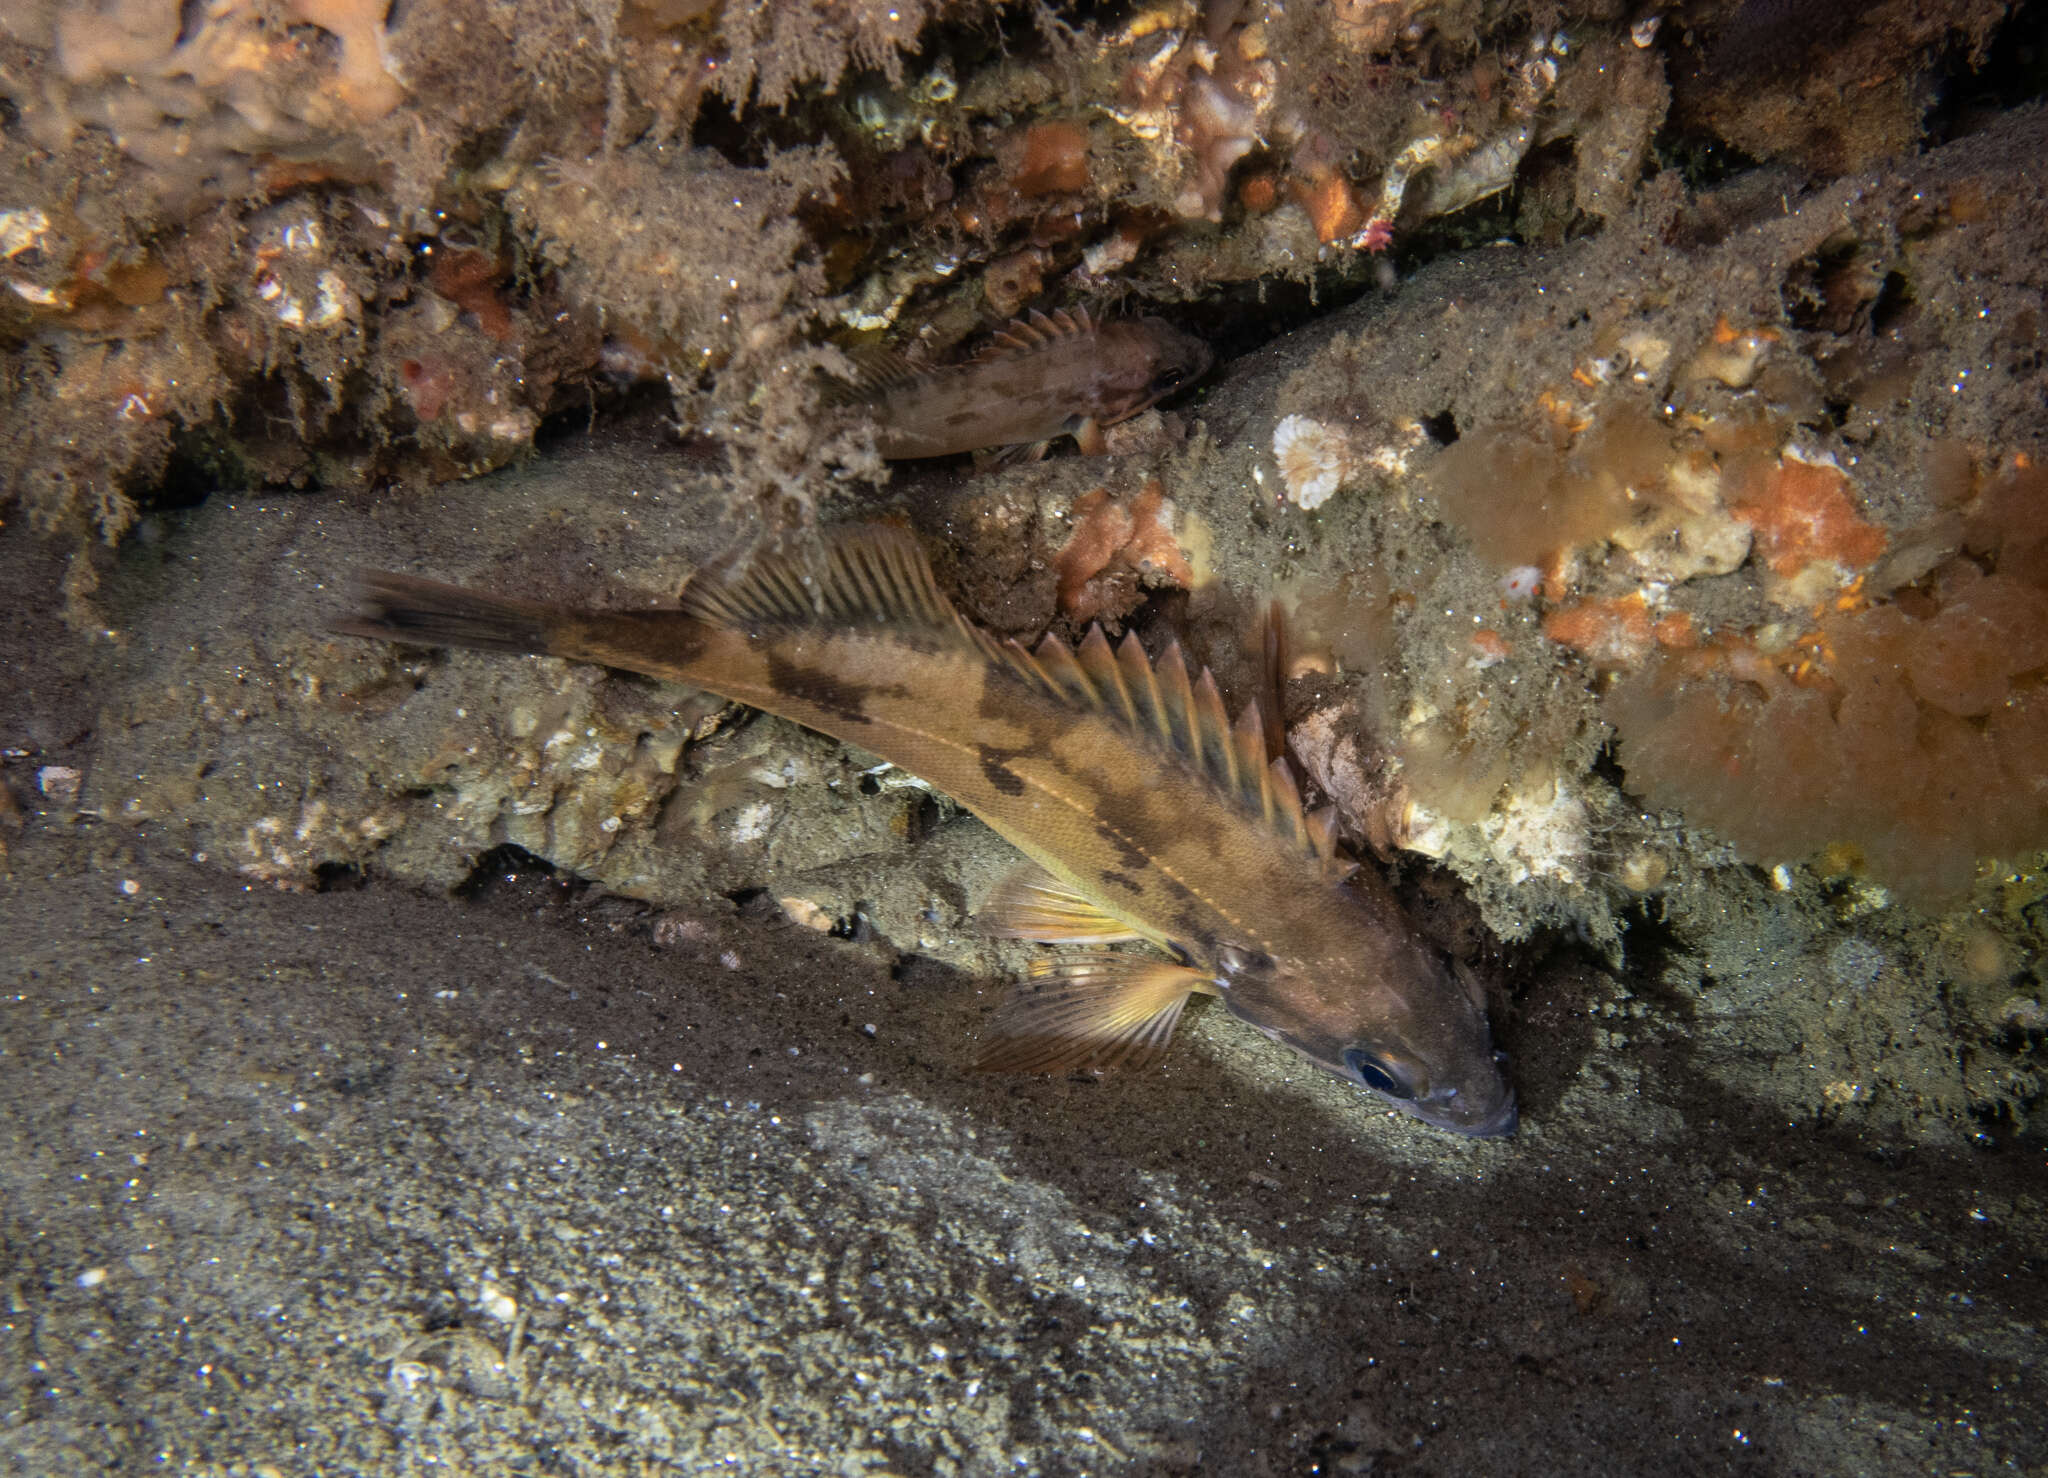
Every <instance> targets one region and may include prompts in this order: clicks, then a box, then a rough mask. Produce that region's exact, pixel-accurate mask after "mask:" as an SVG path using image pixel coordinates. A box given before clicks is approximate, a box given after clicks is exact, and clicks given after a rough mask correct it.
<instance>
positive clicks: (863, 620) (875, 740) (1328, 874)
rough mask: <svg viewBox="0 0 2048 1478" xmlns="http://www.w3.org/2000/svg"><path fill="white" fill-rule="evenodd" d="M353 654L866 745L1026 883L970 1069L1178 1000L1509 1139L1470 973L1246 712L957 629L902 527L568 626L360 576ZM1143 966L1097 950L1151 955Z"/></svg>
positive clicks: (1030, 1065)
mask: <svg viewBox="0 0 2048 1478" xmlns="http://www.w3.org/2000/svg"><path fill="white" fill-rule="evenodd" d="M360 598H361V615H360V616H359V617H358V618H357V619H355V620H351V621H344V622H341V623H338V624H337V627H336V629H337V630H339V631H342V632H345V633H348V634H350V635H354V636H366V637H376V638H382V639H385V640H389V641H397V642H413V643H420V644H426V645H445V646H466V647H481V648H486V649H490V650H495V651H507V652H532V653H541V654H546V655H549V656H556V657H567V658H571V659H574V660H577V661H584V662H598V663H603V664H605V665H606V666H609V667H617V668H623V669H626V670H628V671H631V672H639V673H644V674H647V675H649V676H652V677H659V678H667V679H672V680H674V681H677V682H684V683H689V684H692V685H694V686H697V687H701V688H706V689H709V690H710V691H712V692H714V693H718V694H722V695H723V696H725V697H727V698H731V699H734V700H736V701H738V702H741V703H747V704H751V705H752V706H754V707H756V708H762V709H766V710H767V711H768V712H770V713H775V714H780V715H781V716H783V717H784V718H788V719H793V720H795V721H796V722H798V723H801V724H804V725H807V726H809V727H810V728H814V729H818V730H820V731H822V732H824V733H826V734H830V735H832V736H833V737H835V738H838V739H843V740H845V741H847V742H848V743H851V744H858V745H860V746H862V747H863V748H866V749H870V750H872V751H874V752H875V753H876V754H878V755H880V756H882V757H883V758H884V759H887V760H889V761H890V762H892V763H894V764H896V765H899V766H901V767H902V768H903V769H905V770H908V771H910V772H911V773H912V774H915V775H918V776H921V777H922V778H924V779H925V780H926V781H928V782H930V783H931V784H933V785H935V786H937V787H938V788H939V789H941V790H943V791H945V792H946V793H947V794H949V795H951V796H952V797H953V798H954V799H955V800H957V801H959V802H960V803H961V804H962V805H964V806H966V807H967V808H968V809H969V810H971V811H973V812H974V813H975V814H976V815H977V816H979V817H980V818H981V819H982V820H983V821H985V822H987V823H988V824H989V825H990V826H991V827H993V828H994V829H995V830H996V831H997V832H998V833H1000V834H1001V835H1002V836H1003V837H1004V838H1006V839H1007V840H1008V841H1010V842H1011V843H1013V844H1014V845H1015V846H1016V847H1017V848H1018V850H1020V851H1021V852H1023V853H1024V854H1025V855H1026V856H1027V857H1029V858H1030V859H1031V861H1032V862H1033V863H1034V864H1036V866H1033V867H1030V868H1028V869H1026V870H1025V871H1024V872H1022V873H1020V874H1019V875H1018V876H1016V877H1013V878H1011V879H1009V880H1008V881H1007V882H1005V883H1004V884H1003V885H1002V886H1001V887H999V888H998V890H997V892H996V895H995V897H994V898H993V899H992V900H991V903H990V907H989V911H988V912H989V915H990V916H991V918H992V920H993V923H994V927H995V929H996V931H997V932H998V933H1001V934H1004V935H1008V936H1010V937H1014V938H1022V939H1034V940H1040V941H1043V942H1046V943H1055V944H1074V945H1081V946H1085V948H1083V949H1080V950H1077V951H1071V952H1048V953H1046V954H1044V955H1042V956H1040V957H1039V958H1038V959H1037V960H1035V961H1034V962H1033V969H1032V972H1031V977H1030V978H1029V979H1028V980H1027V981H1025V982H1024V983H1023V984H1022V985H1021V986H1020V987H1019V989H1018V991H1017V992H1016V994H1014V995H1013V996H1012V997H1011V998H1010V999H1009V1000H1008V1001H1007V1002H1006V1003H1005V1004H1004V1005H1003V1006H1002V1007H1001V1008H1000V1009H999V1010H998V1011H997V1012H996V1015H995V1017H994V1021H993V1024H992V1029H991V1033H990V1038H989V1041H988V1042H987V1044H986V1047H985V1050H984V1052H983V1055H982V1062H983V1064H984V1065H985V1066H989V1067H993V1068H1001V1069H1014V1070H1021V1071H1036V1072H1056V1071H1062V1070H1066V1069H1070V1068H1077V1067H1088V1066H1100V1065H1110V1064H1116V1063H1143V1062H1147V1061H1150V1060H1153V1059H1155V1058H1157V1057H1158V1055H1159V1054H1160V1053H1162V1052H1163V1051H1164V1050H1165V1048H1166V1045H1167V1043H1168V1041H1169V1039H1170V1038H1171V1036H1172V1033H1173V1029H1174V1025H1175V1023H1176V1022H1177V1021H1178V1020H1179V1018H1180V1014H1181V1010H1182V1008H1183V1007H1184V1006H1185V1005H1186V1004H1187V1001H1188V998H1189V996H1190V995H1191V994H1194V993H1203V994H1208V995H1214V996H1216V997H1218V998H1220V999H1221V1000H1222V1002H1223V1004H1224V1005H1225V1007H1226V1008H1227V1009H1228V1010H1229V1011H1230V1013H1231V1014H1232V1015H1233V1016H1236V1017H1239V1018H1240V1019H1242V1020H1244V1021H1246V1022H1249V1023H1250V1024H1251V1025H1252V1026H1254V1027H1256V1028H1258V1029H1259V1030H1260V1031H1262V1032H1264V1033H1265V1034H1266V1035H1267V1036H1269V1037H1271V1038H1273V1039H1274V1040H1275V1041H1278V1042H1282V1043H1284V1044H1285V1045H1287V1046H1289V1047H1292V1048H1293V1049H1294V1050H1295V1051H1297V1052H1299V1053H1300V1054H1301V1055H1302V1056H1303V1057H1306V1058H1307V1059H1308V1060H1309V1061H1311V1062H1313V1063H1315V1064H1316V1065H1317V1066H1318V1067H1322V1068H1326V1069H1328V1070H1329V1071H1330V1072H1333V1073H1335V1074H1337V1075H1338V1076H1340V1077H1342V1078H1345V1079H1347V1080H1349V1081H1351V1082H1354V1083H1358V1084H1361V1085H1363V1086H1364V1087H1367V1088H1370V1089H1372V1090H1373V1091H1374V1092H1375V1093H1377V1094H1379V1095H1380V1096H1381V1097H1383V1098H1385V1099H1386V1100H1387V1101H1388V1102H1390V1103H1391V1104H1393V1105H1394V1106H1395V1107H1396V1108H1399V1109H1401V1110H1402V1111H1404V1112H1406V1113H1409V1114H1412V1115H1413V1116H1415V1117H1416V1118H1418V1119H1421V1120H1423V1121H1425V1122H1427V1123H1430V1124H1434V1125H1437V1126H1439V1127H1441V1128H1444V1129H1451V1130H1455V1131H1457V1132H1459V1133H1462V1134H1473V1135H1500V1134H1507V1133H1510V1132H1512V1131H1513V1129H1514V1127H1515V1100H1514V1093H1513V1091H1512V1089H1511V1088H1510V1087H1509V1086H1508V1083H1507V1081H1506V1079H1505V1078H1504V1077H1503V1076H1502V1073H1501V1069H1500V1065H1499V1060H1498V1058H1497V1056H1496V1054H1495V1052H1494V1050H1493V1042H1492V1038H1491V1036H1490V1034H1489V1032H1488V1029H1487V1022H1486V1015H1485V1010H1484V1007H1483V1004H1482V1002H1481V999H1480V995H1479V991H1478V988H1477V986H1476V983H1475V982H1474V981H1473V980H1472V977H1471V975H1470V974H1469V972H1467V971H1464V970H1463V969H1461V968H1457V967H1454V966H1453V965H1451V964H1450V963H1449V962H1448V961H1446V960H1445V958H1444V957H1443V955H1442V954H1440V953H1439V952H1438V951H1437V950H1435V949H1433V948H1432V947H1431V946H1430V945H1429V944H1428V943H1427V942H1425V941H1424V940H1423V938H1422V936H1421V935H1420V934H1419V933H1418V932H1417V931H1416V929H1415V927H1414V925H1413V924H1412V923H1411V922H1410V920H1409V919H1408V917H1407V915H1406V914H1405V913H1404V912H1403V911H1402V909H1401V907H1400V905H1399V904H1398V903H1397V902H1396V901H1395V899H1394V897H1393V894H1392V893H1391V892H1390V891H1389V890H1388V888H1387V886H1386V884H1385V883H1384V882H1383V881H1382V880H1381V879H1380V878H1379V876H1378V875H1377V874H1376V873H1374V872H1372V871H1371V870H1370V869H1367V870H1365V871H1363V872H1361V873H1359V874H1358V875H1357V876H1356V877H1355V878H1352V877H1351V876H1350V874H1351V873H1352V871H1353V870H1352V869H1351V868H1349V867H1348V866H1346V865H1344V864H1342V863H1340V862H1339V861H1338V860H1337V858H1336V856H1335V854H1334V848H1333V843H1332V830H1333V822H1332V818H1331V817H1330V815H1329V813H1328V812H1327V811H1326V812H1323V813H1318V814H1317V815H1315V816H1308V815H1305V814H1304V813H1303V811H1302V806H1301V799H1300V795H1299V793H1298V791H1297V790H1296V787H1295V782H1294V779H1293V776H1292V773H1291V772H1290V771H1289V769H1288V767H1287V762H1286V760H1285V759H1284V758H1281V759H1278V760H1275V761H1273V762H1272V763H1270V764H1269V763H1268V761H1267V755H1266V746H1265V735H1264V730H1263V725H1262V723H1261V721H1260V719H1259V716H1258V709H1257V707H1256V705H1251V706H1247V707H1246V709H1245V711H1244V714H1243V716H1242V717H1240V718H1239V719H1238V721H1237V723H1236V724H1235V725H1233V724H1231V723H1230V722H1229V721H1228V719H1227V718H1226V716H1225V713H1224V709H1223V701H1222V699H1221V697H1220V696H1219V695H1218V693H1217V690H1216V682H1215V679H1214V678H1213V677H1212V676H1211V675H1210V674H1209V672H1208V670H1207V669H1206V668H1205V669H1203V670H1202V672H1201V673H1200V675H1199V676H1198V677H1196V678H1194V679H1192V680H1191V679H1190V678H1189V675H1188V669H1187V664H1186V662H1185V661H1184V660H1183V658H1182V656H1181V652H1180V648H1179V646H1178V645H1177V644H1176V645H1173V646H1170V647H1169V648H1168V649H1167V650H1166V651H1165V652H1164V653H1163V654H1162V655H1161V656H1160V658H1159V659H1158V661H1156V662H1154V661H1152V660H1150V659H1148V658H1147V656H1146V654H1145V652H1144V649H1143V648H1142V647H1140V646H1139V645H1138V642H1137V639H1136V638H1135V637H1132V636H1126V637H1125V638H1124V640H1123V642H1122V644H1121V645H1120V646H1117V647H1114V648H1113V647H1112V646H1111V645H1110V642H1109V639H1108V638H1107V637H1106V636H1104V635H1103V632H1102V628H1101V627H1099V626H1098V627H1095V628H1094V629H1092V630H1091V631H1090V632H1089V633H1088V637H1087V639H1086V640H1085V641H1083V642H1082V643H1081V645H1080V646H1079V647H1078V648H1074V647H1069V646H1067V645H1066V644H1065V643H1063V642H1061V641H1060V640H1058V639H1057V638H1055V637H1051V636H1048V637H1047V638H1046V639H1045V640H1044V641H1043V642H1042V643H1040V645H1039V646H1038V648H1037V649H1036V650H1035V651H1026V650H1025V649H1024V648H1023V647H1021V646H1019V645H1018V644H1017V643H1015V642H1006V641H998V640H997V639H996V638H994V637H991V636H989V635H987V634H985V633H983V632H980V631H977V630H976V629H975V628H974V627H972V626H970V625H968V624H967V622H966V621H965V620H963V619H962V618H961V617H960V616H959V615H958V614H957V613H956V612H955V610H954V609H953V607H952V605H951V604H950V603H949V602H948V601H947V600H946V598H945V596H944V595H943V594H942V593H941V592H940V590H939V588H938V586H937V584H936V583H935V581H934V580H933V577H932V572H931V567H930V566H929V564H927V563H926V561H925V558H924V554H923V551H922V550H921V549H920V548H919V547H918V545H917V543H916V541H915V540H914V539H913V538H912V537H911V536H910V535H909V534H908V533H907V532H904V531H902V530H899V529H890V528H854V529H848V530H841V531H838V532H836V533H833V534H831V535H828V536H827V538H826V541H825V542H824V544H823V546H822V547H821V548H813V549H809V550H806V551H804V552H800V553H794V554H790V553H778V554H772V555H761V556H757V557H756V558H755V559H753V560H752V561H750V562H748V563H746V564H744V565H742V566H739V567H737V568H735V569H732V570H714V571H711V572H707V573H705V574H700V575H699V576H698V577H697V578H696V579H694V580H692V581H691V583H690V585H689V586H688V588H687V589H686V590H685V591H684V593H683V599H682V604H681V607H680V608H679V609H675V610H650V611H616V612H599V611H571V610H560V609H555V608H551V607H548V606H543V605H537V604H534V603H532V602H528V601H521V600H514V599H510V598H508V597H503V596H496V595H487V594H483V593H480V592H475V591H469V590H463V589H459V588H456V587H454V586H449V585H440V584H436V583H434V582H432V581H427V580H419V579H415V578H412V577H410V576H405V575H388V574H383V575H369V576H366V577H364V578H363V579H362V581H361V585H360ZM1143 944H1149V945H1150V946H1152V948H1143V947H1139V948H1122V949H1118V948H1112V947H1111V946H1115V945H1143Z"/></svg>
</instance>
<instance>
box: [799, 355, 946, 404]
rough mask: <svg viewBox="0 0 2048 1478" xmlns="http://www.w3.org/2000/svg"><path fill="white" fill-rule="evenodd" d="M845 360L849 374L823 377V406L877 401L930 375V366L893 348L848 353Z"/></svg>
mask: <svg viewBox="0 0 2048 1478" xmlns="http://www.w3.org/2000/svg"><path fill="white" fill-rule="evenodd" d="M846 357H847V358H848V359H850V360H851V361H852V362H853V373H852V375H850V376H847V377H845V378H841V377H840V376H837V375H833V374H829V373H828V374H826V375H825V376H824V377H823V382H822V383H823V397H824V401H825V403H826V404H827V405H862V404H865V403H867V402H869V401H873V400H879V399H881V398H882V397H883V396H885V395H887V394H889V393H890V392H891V391H893V390H900V389H902V388H903V387H904V386H907V385H915V384H916V383H917V382H918V381H920V380H923V379H925V378H927V377H928V376H930V374H931V372H932V366H931V365H929V364H920V363H918V362H916V361H915V360H912V359H911V358H910V357H909V356H907V355H905V354H904V353H903V352H902V351H900V350H897V349H884V348H879V347H871V348H866V349H856V350H849V351H848V352H847V356H846Z"/></svg>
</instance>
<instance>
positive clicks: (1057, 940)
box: [980, 863, 1144, 944]
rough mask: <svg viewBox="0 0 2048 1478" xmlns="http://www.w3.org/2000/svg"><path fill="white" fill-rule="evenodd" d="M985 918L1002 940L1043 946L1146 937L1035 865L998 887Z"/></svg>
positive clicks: (985, 923)
mask: <svg viewBox="0 0 2048 1478" xmlns="http://www.w3.org/2000/svg"><path fill="white" fill-rule="evenodd" d="M980 919H981V924H982V927H983V928H984V929H985V930H986V931H987V932H988V933H989V934H991V935H993V936H994V937H995V938H997V939H1034V940H1036V941H1038V942H1039V943H1040V944H1122V943H1125V942H1127V941H1129V940H1133V939H1141V938H1143V937H1144V936H1143V935H1141V934H1139V933H1138V932H1137V931H1136V930H1134V929H1132V928H1131V926H1130V925H1128V924H1126V923H1123V922H1122V921H1121V920H1118V919H1113V918H1111V917H1110V916H1109V915H1108V914H1106V913H1104V912H1103V911H1102V910H1101V908H1099V907H1097V906H1096V904H1095V902H1094V901H1093V900H1092V899H1090V898H1088V897H1086V896H1085V895H1083V894H1080V893H1077V892H1075V891H1074V890H1073V889H1072V888H1069V887H1068V886H1067V885H1066V884H1065V883H1063V882H1061V881H1060V880H1059V879H1058V878H1056V877H1054V876H1053V875H1052V874H1051V873H1049V872H1047V871H1046V870H1045V869H1044V868H1042V867H1039V866H1037V865H1036V864H1035V863H1034V864H1032V865H1030V866H1027V867H1020V868H1018V869H1017V870H1016V871H1015V872H1013V873H1011V874H1010V875H1009V876H1008V877H1006V878H1004V879H1003V880H1002V881H1001V882H1000V883H997V884H996V887H995V891H994V892H993V893H991V894H989V897H988V902H987V903H986V904H984V905H983V906H982V910H981V915H980Z"/></svg>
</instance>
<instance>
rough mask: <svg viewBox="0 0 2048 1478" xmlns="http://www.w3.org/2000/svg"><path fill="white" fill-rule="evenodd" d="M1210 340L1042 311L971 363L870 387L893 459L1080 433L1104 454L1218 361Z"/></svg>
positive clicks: (883, 449)
mask: <svg viewBox="0 0 2048 1478" xmlns="http://www.w3.org/2000/svg"><path fill="white" fill-rule="evenodd" d="M1209 363H1210V354H1209V348H1208V346H1207V345H1206V344H1204V343H1202V341H1201V340H1199V339H1196V338H1193V337H1191V336H1189V335H1187V334H1184V333H1182V332H1181V331H1180V330H1178V329H1176V328H1174V327H1173V326H1172V325H1171V324H1168V323H1166V322H1164V321H1162V320H1160V319H1157V318H1119V319H1110V320H1107V321H1104V322H1097V321H1095V320H1094V319H1092V318H1091V317H1090V316H1089V315H1088V314H1086V313H1084V312H1072V313H1068V312H1061V313H1056V314H1052V315H1050V316H1048V315H1046V314H1043V313H1040V314H1035V315H1033V317H1032V318H1031V319H1030V320H1028V321H1020V322H1018V323H1014V324H1012V325H1011V326H1010V327H1009V328H1008V329H1007V330H1006V331H1005V332H1004V333H1003V334H1001V335H1000V336H998V338H997V340H996V345H995V347H994V348H993V349H991V350H990V351H989V352H988V353H986V354H983V355H982V356H980V357H979V358H976V359H972V360H969V361H968V362H966V363H965V364H959V365H952V366H948V367H946V368H941V369H930V370H922V371H909V370H898V371H897V372H896V373H894V374H891V375H884V376H880V377H878V378H877V380H876V383H874V384H872V385H871V386H867V387H864V391H863V394H862V396H861V399H862V403H863V404H864V406H865V408H866V409H867V411H868V412H869V414H870V415H871V416H872V417H873V419H874V425H875V449H876V450H877V451H879V452H880V453H881V454H882V455H883V456H884V457H889V458H915V457H945V456H952V455H954V454H956V453H959V452H978V451H986V450H989V449H992V448H997V447H1009V446H1030V445H1035V444H1038V443H1042V442H1048V441H1051V440H1053V439H1054V438H1056V437H1060V436H1069V435H1071V436H1073V437H1074V438H1075V440H1076V441H1077V442H1078V443H1079V444H1080V446H1081V448H1082V450H1083V451H1088V452H1099V451H1100V450H1101V449H1102V448H1101V432H1102V428H1103V427H1106V426H1114V425H1115V424H1116V423H1117V422H1119V421H1123V420H1127V419H1129V418H1130V417H1132V416H1135V415H1137V414H1138V413H1139V412H1141V411H1143V410H1145V409H1147V408H1148V407H1150V406H1152V405H1153V404H1155V403H1156V402H1158V401H1159V400H1161V399H1163V398H1164V397H1166V396H1168V395H1171V394H1173V393H1174V392H1175V391H1177V390H1179V389H1181V388H1182V387H1183V386H1186V385H1189V384H1192V383H1193V382H1194V381H1195V380H1197V379H1199V378H1200V377H1201V376H1202V375H1203V373H1204V372H1206V371H1207V370H1208V368H1209Z"/></svg>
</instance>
